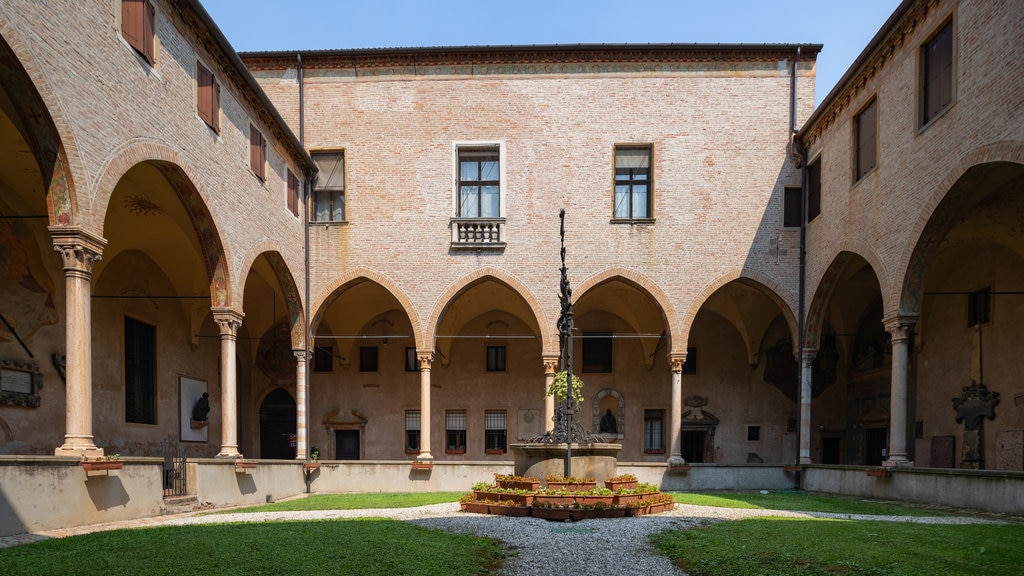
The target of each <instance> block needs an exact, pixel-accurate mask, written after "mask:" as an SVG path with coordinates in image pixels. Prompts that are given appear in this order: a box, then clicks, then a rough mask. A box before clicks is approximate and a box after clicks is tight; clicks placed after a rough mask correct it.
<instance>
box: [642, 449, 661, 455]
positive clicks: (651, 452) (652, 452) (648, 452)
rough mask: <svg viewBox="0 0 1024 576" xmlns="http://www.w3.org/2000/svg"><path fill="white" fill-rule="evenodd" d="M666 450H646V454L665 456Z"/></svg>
mask: <svg viewBox="0 0 1024 576" xmlns="http://www.w3.org/2000/svg"><path fill="white" fill-rule="evenodd" d="M664 453H665V451H664V450H644V454H664Z"/></svg>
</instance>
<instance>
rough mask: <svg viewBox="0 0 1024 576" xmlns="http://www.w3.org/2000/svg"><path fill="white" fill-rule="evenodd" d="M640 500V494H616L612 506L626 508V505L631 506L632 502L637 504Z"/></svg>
mask: <svg viewBox="0 0 1024 576" xmlns="http://www.w3.org/2000/svg"><path fill="white" fill-rule="evenodd" d="M639 499H640V495H639V494H616V495H614V496H612V505H613V506H625V505H626V504H629V503H630V502H636V501H637V500H639Z"/></svg>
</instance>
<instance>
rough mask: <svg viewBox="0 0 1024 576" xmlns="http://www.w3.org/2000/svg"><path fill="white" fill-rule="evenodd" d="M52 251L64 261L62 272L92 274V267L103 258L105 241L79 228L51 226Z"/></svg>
mask: <svg viewBox="0 0 1024 576" xmlns="http://www.w3.org/2000/svg"><path fill="white" fill-rule="evenodd" d="M48 230H49V231H50V236H51V238H52V239H53V251H54V252H56V253H57V254H60V256H61V258H62V259H63V260H64V271H65V272H70V271H77V272H82V273H85V274H90V275H91V274H92V265H93V264H94V263H96V262H98V261H99V260H100V259H101V258H102V257H103V249H104V248H105V247H106V246H107V241H106V240H104V239H103V238H100V237H99V236H96V235H94V234H92V233H90V232H87V231H85V230H82V229H81V228H66V227H60V226H51V227H50V228H48Z"/></svg>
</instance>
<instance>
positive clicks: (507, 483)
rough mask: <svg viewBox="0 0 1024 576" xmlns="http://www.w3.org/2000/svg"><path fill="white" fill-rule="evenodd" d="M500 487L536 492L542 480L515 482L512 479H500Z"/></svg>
mask: <svg viewBox="0 0 1024 576" xmlns="http://www.w3.org/2000/svg"><path fill="white" fill-rule="evenodd" d="M498 487H499V488H506V489H514V490H529V491H531V492H534V491H536V490H537V489H538V488H540V482H539V481H537V482H514V481H512V480H498Z"/></svg>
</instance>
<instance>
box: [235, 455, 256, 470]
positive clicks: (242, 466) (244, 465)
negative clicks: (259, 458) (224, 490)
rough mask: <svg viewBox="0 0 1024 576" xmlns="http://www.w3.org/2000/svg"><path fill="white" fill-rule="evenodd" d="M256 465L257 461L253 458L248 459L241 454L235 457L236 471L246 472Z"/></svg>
mask: <svg viewBox="0 0 1024 576" xmlns="http://www.w3.org/2000/svg"><path fill="white" fill-rule="evenodd" d="M255 467H256V462H253V461H251V460H250V461H246V460H245V459H244V458H242V457H241V456H239V457H238V458H235V472H245V471H247V470H252V469H253V468H255Z"/></svg>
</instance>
